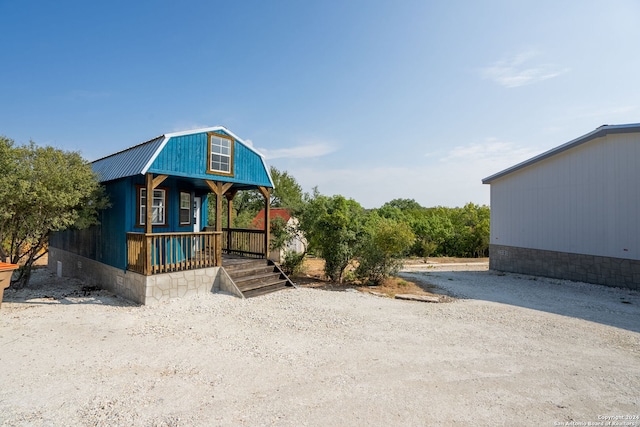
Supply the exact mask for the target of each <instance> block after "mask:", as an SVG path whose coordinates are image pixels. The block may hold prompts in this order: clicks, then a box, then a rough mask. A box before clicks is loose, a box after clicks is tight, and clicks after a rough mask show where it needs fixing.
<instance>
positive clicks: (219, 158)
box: [207, 132, 233, 175]
mask: <svg viewBox="0 0 640 427" xmlns="http://www.w3.org/2000/svg"><path fill="white" fill-rule="evenodd" d="M208 138H209V164H208V166H207V172H208V173H215V174H219V175H233V138H231V137H228V136H226V135H221V134H219V133H213V132H211V133H209V134H208Z"/></svg>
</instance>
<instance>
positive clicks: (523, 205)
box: [491, 133, 640, 259]
mask: <svg viewBox="0 0 640 427" xmlns="http://www.w3.org/2000/svg"><path fill="white" fill-rule="evenodd" d="M491 216H492V218H491V243H493V244H498V245H506V246H517V247H523V248H532V249H544V250H553V251H561V252H571V253H583V254H590V255H600V256H609V257H618V258H630V259H640V247H639V245H640V134H637V133H627V134H617V135H608V136H606V137H601V138H597V139H594V140H592V141H589V142H588V143H585V144H583V145H580V146H577V147H575V148H573V149H571V150H567V151H565V152H562V153H559V154H557V155H555V156H553V157H550V158H548V159H545V160H543V161H540V162H538V163H536V164H533V165H531V166H529V167H526V168H524V169H521V170H519V171H516V172H514V173H511V174H509V175H506V176H504V177H502V178H498V179H496V180H495V181H492V182H491Z"/></svg>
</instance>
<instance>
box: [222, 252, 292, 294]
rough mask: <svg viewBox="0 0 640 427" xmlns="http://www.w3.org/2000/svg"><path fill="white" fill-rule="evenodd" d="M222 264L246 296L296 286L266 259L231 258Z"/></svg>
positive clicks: (224, 260)
mask: <svg viewBox="0 0 640 427" xmlns="http://www.w3.org/2000/svg"><path fill="white" fill-rule="evenodd" d="M222 266H223V267H224V269H225V270H226V271H227V274H229V277H230V278H231V279H232V280H233V282H234V283H235V284H236V286H237V287H238V289H239V290H240V292H242V295H244V297H245V298H251V297H254V296H258V295H264V294H267V293H271V292H275V291H279V290H281V289H285V288H286V287H288V286H295V285H294V284H293V282H291V281H290V280H289V278H288V277H287V276H286V275H284V274H283V273H282V271H281V270H280V268H279V267H278V266H276V265H275V264H274V263H273V262H271V261H268V260H265V259H251V258H239V257H234V258H229V259H223V262H222Z"/></svg>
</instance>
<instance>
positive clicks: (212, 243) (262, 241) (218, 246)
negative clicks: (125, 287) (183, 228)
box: [127, 227, 268, 276]
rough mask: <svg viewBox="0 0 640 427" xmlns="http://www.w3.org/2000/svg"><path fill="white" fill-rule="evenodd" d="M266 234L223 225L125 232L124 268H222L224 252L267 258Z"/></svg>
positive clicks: (147, 270) (142, 270) (151, 270)
mask: <svg viewBox="0 0 640 427" xmlns="http://www.w3.org/2000/svg"><path fill="white" fill-rule="evenodd" d="M207 228H209V227H207ZM212 228H213V227H212ZM267 234H268V233H267V231H265V230H253V229H244V228H224V229H223V230H222V231H221V232H219V231H203V232H193V233H127V270H129V271H133V272H134V273H139V274H143V275H145V276H149V275H152V274H162V273H172V272H177V271H186V270H194V269H198V268H209V267H222V266H223V254H228V255H235V256H240V257H245V258H258V259H260V258H266V254H267V250H268V245H267V240H266V239H267V237H266V236H267Z"/></svg>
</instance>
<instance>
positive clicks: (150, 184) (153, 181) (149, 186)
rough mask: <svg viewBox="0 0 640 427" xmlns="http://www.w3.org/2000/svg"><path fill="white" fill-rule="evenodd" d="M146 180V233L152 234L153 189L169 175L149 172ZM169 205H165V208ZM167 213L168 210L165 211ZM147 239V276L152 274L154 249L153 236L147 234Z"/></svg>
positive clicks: (145, 267) (145, 264)
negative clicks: (154, 175) (152, 253)
mask: <svg viewBox="0 0 640 427" xmlns="http://www.w3.org/2000/svg"><path fill="white" fill-rule="evenodd" d="M145 178H146V180H145V181H146V182H145V189H146V192H147V194H146V196H147V197H146V201H145V205H146V207H147V208H146V209H147V212H146V217H145V219H144V233H145V234H151V233H153V223H152V221H153V190H154V189H155V188H156V187H157V186H158V185H160V184H161V183H162V182H163V181H164V180H165V179H167V175H158V176H157V177H155V178H154V177H153V174H152V173H147V174H146V176H145ZM166 208H167V207H166V206H165V209H166ZM165 213H166V212H165ZM145 241H146V245H147V251H146V255H147V256H146V261H145V263H144V274H145V275H146V276H148V275H150V274H151V251H152V247H151V237H150V236H146V237H145Z"/></svg>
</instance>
